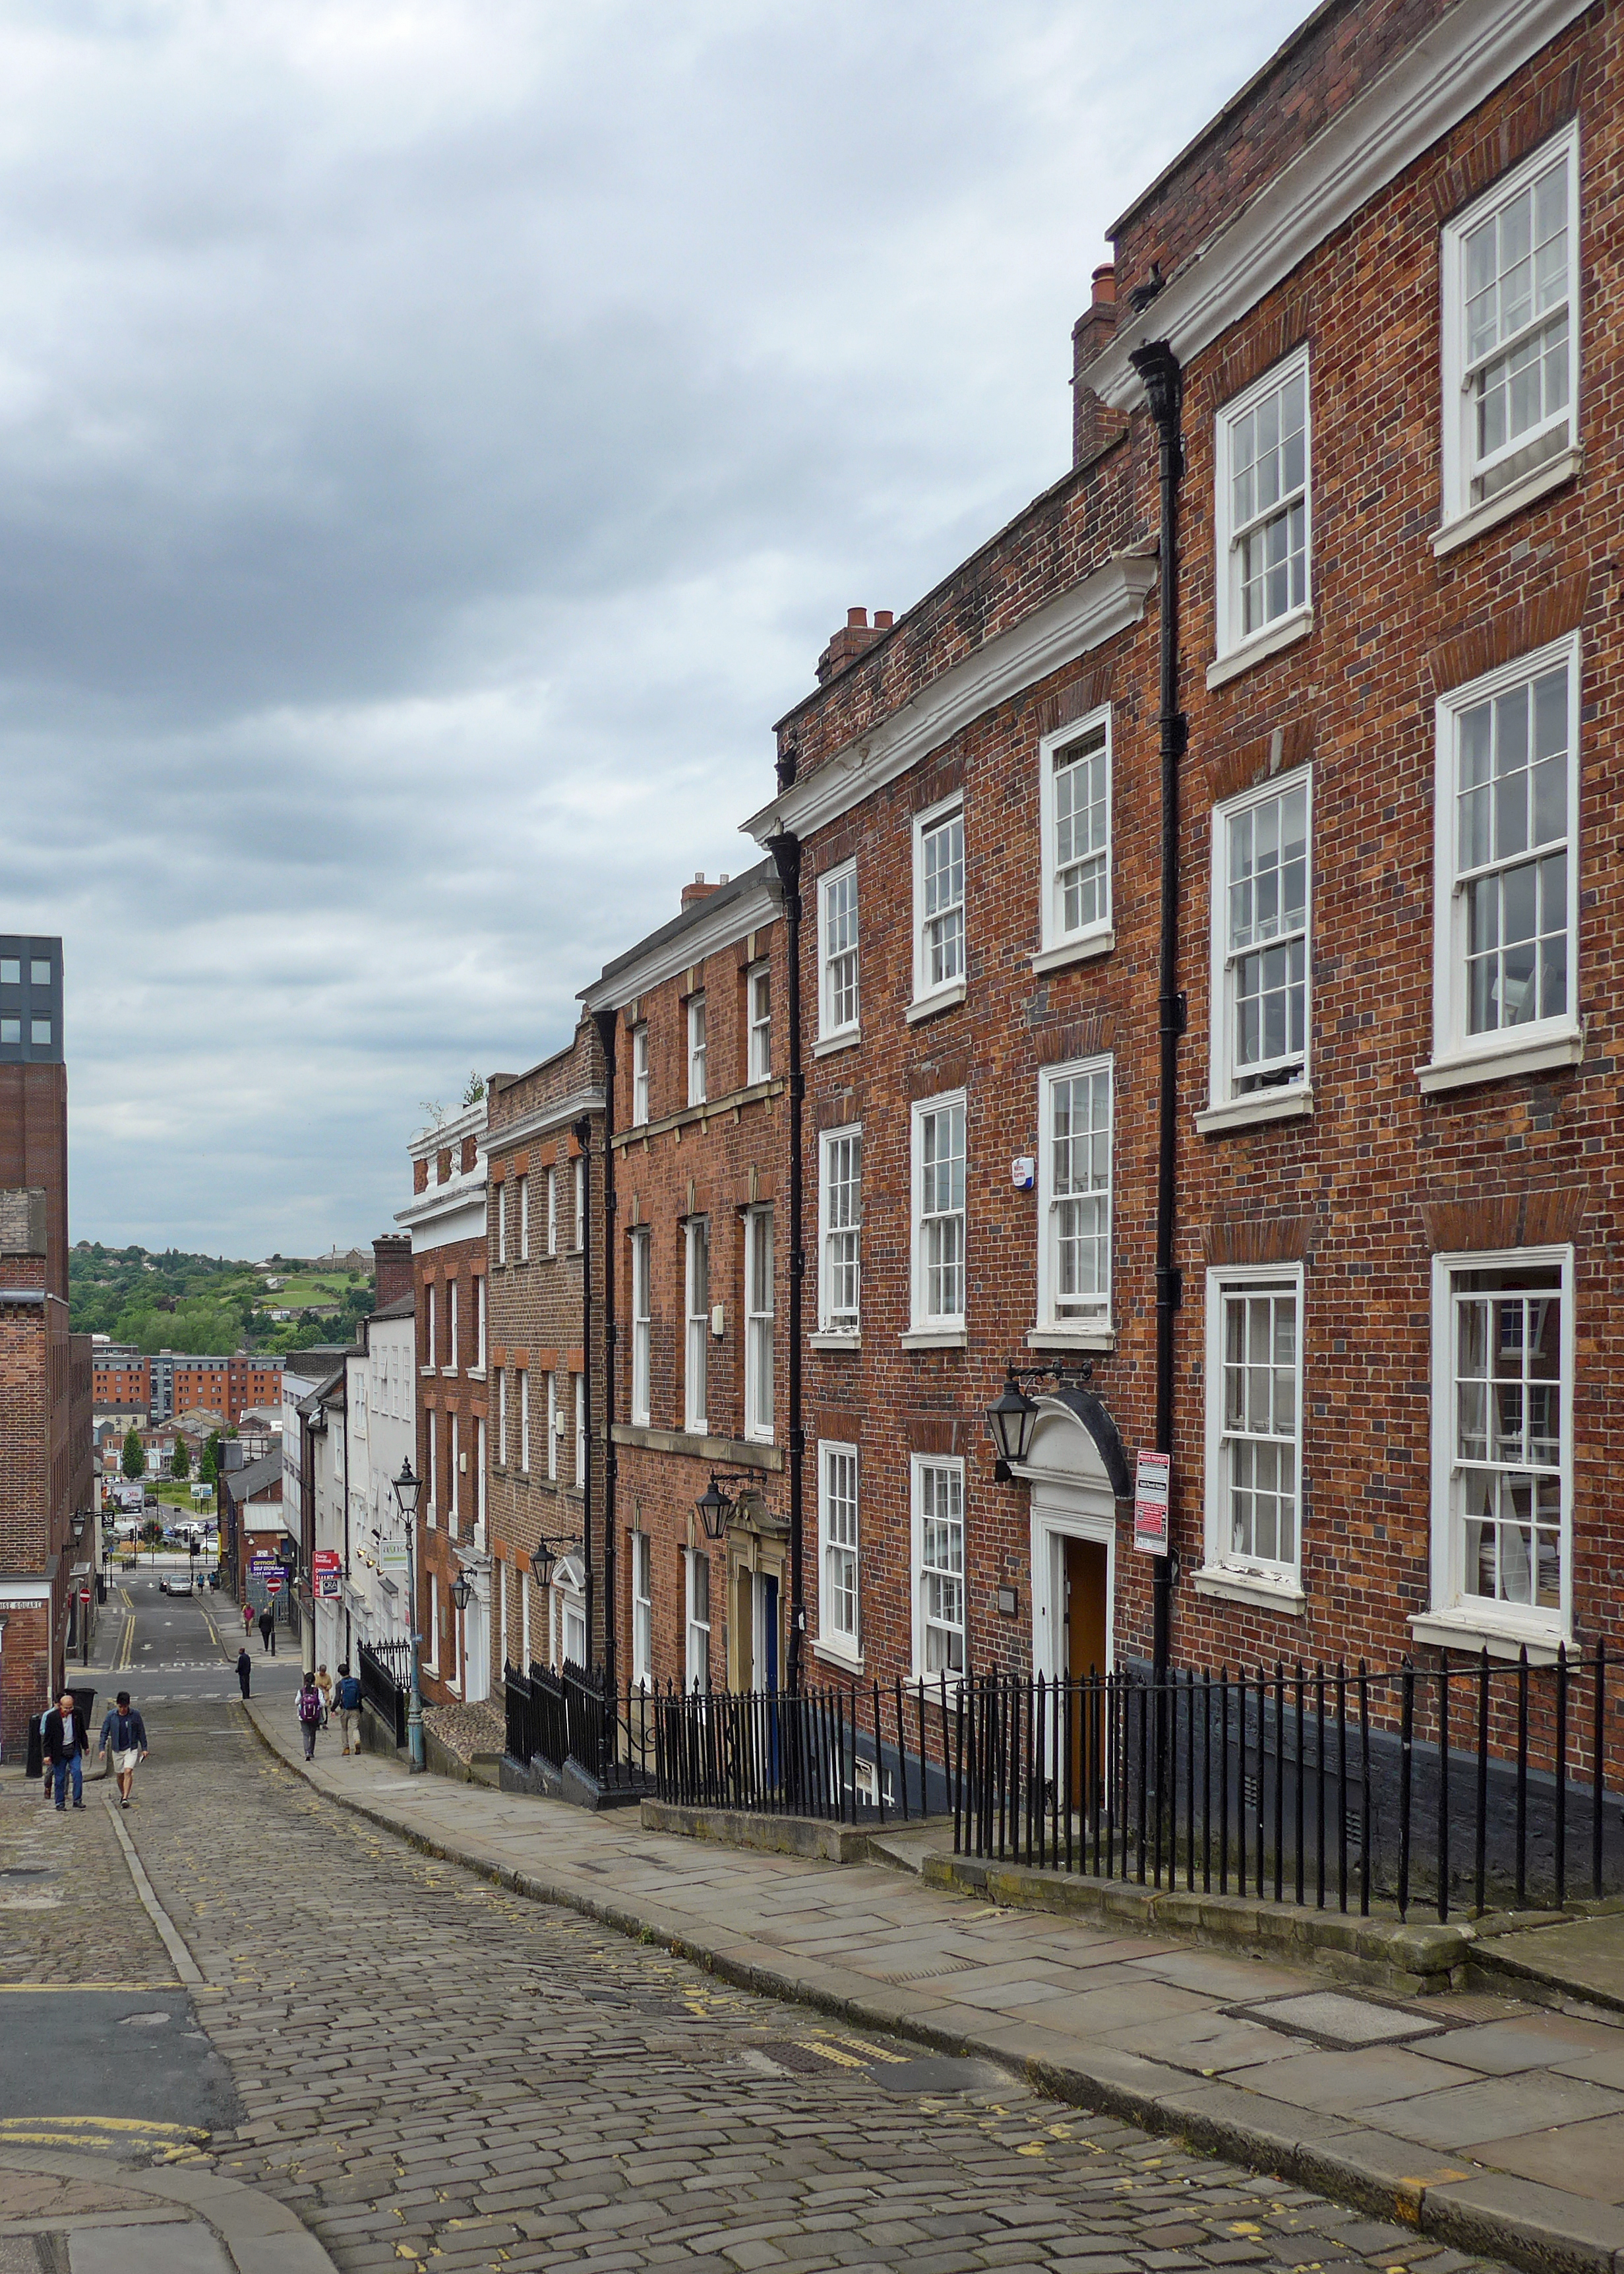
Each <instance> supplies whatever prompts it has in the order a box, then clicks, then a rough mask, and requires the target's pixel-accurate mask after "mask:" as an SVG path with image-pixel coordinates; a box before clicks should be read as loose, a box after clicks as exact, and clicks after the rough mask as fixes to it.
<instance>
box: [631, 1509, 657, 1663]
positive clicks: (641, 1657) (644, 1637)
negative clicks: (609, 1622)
mask: <svg viewBox="0 0 1624 2274" xmlns="http://www.w3.org/2000/svg"><path fill="white" fill-rule="evenodd" d="M631 1564H632V1570H631V1582H632V1618H631V1630H632V1632H631V1641H632V1688H633V1689H634V1690H637V1689H643V1690H650V1689H652V1687H653V1685H654V1538H653V1534H652V1533H651V1532H633V1533H632V1555H631Z"/></svg>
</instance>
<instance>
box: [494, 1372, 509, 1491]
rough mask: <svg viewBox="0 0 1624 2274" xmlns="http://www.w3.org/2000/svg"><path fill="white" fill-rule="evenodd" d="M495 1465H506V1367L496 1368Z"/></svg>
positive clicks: (501, 1466)
mask: <svg viewBox="0 0 1624 2274" xmlns="http://www.w3.org/2000/svg"><path fill="white" fill-rule="evenodd" d="M496 1465H497V1467H498V1468H499V1469H505V1468H506V1467H507V1465H508V1368H507V1367H505V1366H499V1367H497V1369H496Z"/></svg>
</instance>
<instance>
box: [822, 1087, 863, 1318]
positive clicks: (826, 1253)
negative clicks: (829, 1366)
mask: <svg viewBox="0 0 1624 2274" xmlns="http://www.w3.org/2000/svg"><path fill="white" fill-rule="evenodd" d="M862 1141H863V1126H862V1123H861V1121H847V1122H845V1123H843V1124H842V1125H841V1126H840V1127H839V1128H838V1129H821V1130H820V1131H819V1132H818V1140H817V1329H818V1332H819V1334H821V1335H832V1336H838V1337H839V1338H840V1339H841V1340H843V1341H848V1342H851V1343H853V1344H856V1343H858V1342H860V1341H861V1337H862ZM847 1143H851V1144H855V1146H856V1148H857V1173H856V1176H855V1178H851V1179H847V1180H846V1181H847V1182H848V1183H854V1184H855V1186H856V1191H857V1221H856V1223H855V1224H831V1222H830V1198H831V1192H832V1191H833V1189H834V1179H833V1178H831V1174H830V1167H829V1161H830V1155H831V1152H832V1151H833V1150H834V1148H835V1147H836V1146H838V1145H841V1144H847ZM847 1235H849V1236H850V1237H851V1239H852V1240H853V1261H852V1269H853V1273H854V1274H855V1277H856V1301H855V1303H854V1304H853V1307H852V1310H851V1313H850V1315H849V1318H848V1317H847V1316H846V1314H840V1315H839V1316H837V1315H836V1312H835V1308H834V1300H833V1284H834V1278H835V1272H836V1268H837V1267H836V1265H835V1262H834V1259H833V1255H832V1253H831V1251H832V1246H833V1243H834V1241H835V1240H836V1239H839V1238H845V1237H846V1236H847ZM839 1268H840V1269H845V1266H844V1264H842V1265H841V1266H840V1267H839Z"/></svg>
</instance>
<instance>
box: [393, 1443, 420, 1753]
mask: <svg viewBox="0 0 1624 2274" xmlns="http://www.w3.org/2000/svg"><path fill="white" fill-rule="evenodd" d="M393 1490H394V1494H395V1506H396V1507H397V1508H398V1509H399V1510H400V1512H401V1515H402V1519H403V1520H404V1523H405V1525H406V1603H407V1613H406V1630H407V1633H408V1635H409V1637H410V1644H411V1676H410V1679H411V1690H410V1697H409V1700H408V1703H407V1707H406V1742H407V1745H408V1747H409V1749H410V1750H409V1753H408V1766H409V1768H410V1773H411V1774H412V1775H414V1776H421V1775H422V1773H423V1766H424V1764H423V1666H422V1640H423V1638H422V1637H421V1636H420V1635H419V1634H418V1632H417V1564H416V1560H415V1557H414V1554H413V1550H414V1548H415V1547H416V1543H417V1495H418V1494H419V1493H420V1492H421V1491H422V1490H423V1480H422V1479H421V1478H420V1477H414V1476H413V1474H412V1472H411V1457H410V1454H408V1456H407V1457H406V1458H405V1459H404V1460H403V1461H402V1463H401V1472H400V1474H399V1476H398V1477H396V1478H395V1482H394V1486H393Z"/></svg>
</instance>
